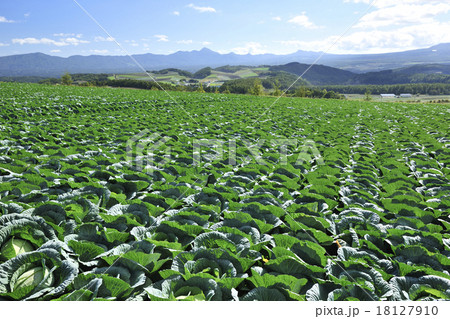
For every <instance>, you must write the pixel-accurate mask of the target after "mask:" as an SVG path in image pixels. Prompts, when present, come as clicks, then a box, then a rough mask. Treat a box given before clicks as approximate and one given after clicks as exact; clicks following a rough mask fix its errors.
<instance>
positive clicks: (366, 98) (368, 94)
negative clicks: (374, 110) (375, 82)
mask: <svg viewBox="0 0 450 319" xmlns="http://www.w3.org/2000/svg"><path fill="white" fill-rule="evenodd" d="M371 100H372V93H371V92H370V91H369V90H368V89H367V90H366V92H365V93H364V101H371Z"/></svg>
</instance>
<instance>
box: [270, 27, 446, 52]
mask: <svg viewBox="0 0 450 319" xmlns="http://www.w3.org/2000/svg"><path fill="white" fill-rule="evenodd" d="M336 41H337V42H336ZM334 42H336V43H335V45H334V46H333V47H331V48H330V46H331V45H332V44H333V43H334ZM446 42H450V22H446V23H438V24H436V23H429V24H420V25H409V26H403V27H399V28H397V29H394V30H370V31H369V30H367V31H366V30H362V31H357V32H353V33H351V34H348V35H346V36H344V37H342V38H340V39H339V37H338V36H331V37H328V38H326V39H322V40H316V41H295V40H294V41H280V42H279V43H280V44H282V45H283V46H285V47H286V48H289V49H290V51H291V52H292V51H296V50H305V51H316V52H318V51H325V50H329V52H328V53H343V54H344V53H354V54H364V53H384V52H399V51H405V50H413V49H418V48H425V47H430V46H433V45H435V44H437V43H446Z"/></svg>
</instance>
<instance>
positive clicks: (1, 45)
mask: <svg viewBox="0 0 450 319" xmlns="http://www.w3.org/2000/svg"><path fill="white" fill-rule="evenodd" d="M7 46H9V43H2V42H0V47H7Z"/></svg>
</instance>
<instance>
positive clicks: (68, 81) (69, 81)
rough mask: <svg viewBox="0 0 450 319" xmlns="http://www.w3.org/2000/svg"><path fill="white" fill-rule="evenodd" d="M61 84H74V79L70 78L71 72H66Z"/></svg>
mask: <svg viewBox="0 0 450 319" xmlns="http://www.w3.org/2000/svg"><path fill="white" fill-rule="evenodd" d="M61 82H62V84H64V85H71V84H72V82H73V81H72V77H71V76H70V74H69V72H66V73H65V74H64V75H63V76H62V77H61Z"/></svg>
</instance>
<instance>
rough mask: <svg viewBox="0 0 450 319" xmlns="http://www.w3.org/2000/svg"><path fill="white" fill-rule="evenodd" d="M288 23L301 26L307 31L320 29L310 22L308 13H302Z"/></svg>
mask: <svg viewBox="0 0 450 319" xmlns="http://www.w3.org/2000/svg"><path fill="white" fill-rule="evenodd" d="M288 22H289V23H293V24H296V25H299V26H301V27H304V28H306V29H318V28H319V26H317V25H315V24H314V23H312V22H311V21H310V20H309V18H308V16H307V15H306V12H302V14H301V15H298V16H296V17H293V18H292V19H290V20H289V21H288Z"/></svg>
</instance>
